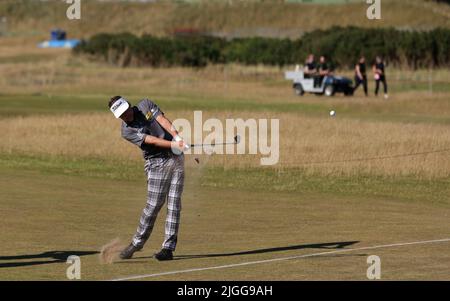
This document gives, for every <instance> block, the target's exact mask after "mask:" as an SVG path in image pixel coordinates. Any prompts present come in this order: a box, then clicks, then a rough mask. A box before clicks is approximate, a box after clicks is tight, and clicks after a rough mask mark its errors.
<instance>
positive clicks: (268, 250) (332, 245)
mask: <svg viewBox="0 0 450 301" xmlns="http://www.w3.org/2000/svg"><path fill="white" fill-rule="evenodd" d="M356 243H359V241H341V242H327V243H317V244H304V245H293V246H286V247H276V248H266V249H257V250H249V251H242V252H232V253H212V254H193V255H178V256H174V257H173V259H174V260H183V259H194V258H211V257H228V256H240V255H252V254H262V253H273V252H282V251H293V250H302V249H326V250H332V249H344V248H345V247H348V246H351V245H354V244H356ZM141 258H143V257H141Z"/></svg>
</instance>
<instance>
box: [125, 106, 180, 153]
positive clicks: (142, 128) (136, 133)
mask: <svg viewBox="0 0 450 301" xmlns="http://www.w3.org/2000/svg"><path fill="white" fill-rule="evenodd" d="M132 109H133V111H134V119H133V121H132V122H130V123H125V122H122V137H123V138H124V139H126V140H128V141H129V142H131V143H133V144H135V145H137V146H139V147H140V148H141V150H142V154H143V156H144V159H151V158H159V157H166V156H168V155H170V154H171V152H172V151H171V150H170V149H165V148H160V147H156V146H153V145H149V144H145V143H144V140H145V137H146V136H147V135H150V136H154V137H158V138H161V139H165V140H168V141H172V139H173V137H172V135H170V134H169V133H168V132H167V131H166V130H165V129H164V128H163V127H162V126H161V125H160V124H159V123H158V121H156V117H158V116H159V115H161V114H162V115H164V113H163V112H162V111H161V110H160V109H159V107H158V106H157V105H156V104H155V103H153V102H152V101H150V100H148V99H143V100H141V101H140V102H139V103H138V104H137V105H135V106H134V107H133V108H132Z"/></svg>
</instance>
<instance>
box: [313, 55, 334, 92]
mask: <svg viewBox="0 0 450 301" xmlns="http://www.w3.org/2000/svg"><path fill="white" fill-rule="evenodd" d="M317 73H318V76H316V77H315V78H314V86H316V87H317V86H320V85H321V84H322V81H323V79H324V77H325V76H328V75H329V74H330V68H329V67H328V63H327V59H326V58H325V56H323V55H322V56H321V57H320V60H319V65H317Z"/></svg>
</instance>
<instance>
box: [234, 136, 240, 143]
mask: <svg viewBox="0 0 450 301" xmlns="http://www.w3.org/2000/svg"><path fill="white" fill-rule="evenodd" d="M239 142H241V136H239V135H237V136H236V137H234V143H236V144H239Z"/></svg>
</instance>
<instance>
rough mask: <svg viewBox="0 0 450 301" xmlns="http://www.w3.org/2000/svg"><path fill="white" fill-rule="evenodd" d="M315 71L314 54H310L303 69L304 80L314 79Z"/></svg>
mask: <svg viewBox="0 0 450 301" xmlns="http://www.w3.org/2000/svg"><path fill="white" fill-rule="evenodd" d="M316 71H317V64H316V61H315V60H314V54H310V55H309V56H308V59H307V60H306V62H305V69H304V73H305V78H312V77H314V75H315V74H316Z"/></svg>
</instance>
